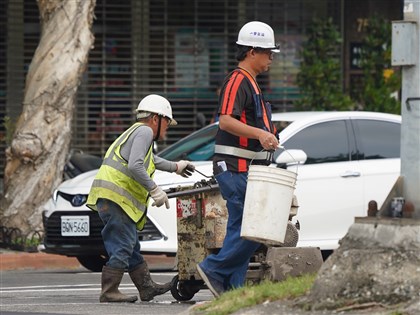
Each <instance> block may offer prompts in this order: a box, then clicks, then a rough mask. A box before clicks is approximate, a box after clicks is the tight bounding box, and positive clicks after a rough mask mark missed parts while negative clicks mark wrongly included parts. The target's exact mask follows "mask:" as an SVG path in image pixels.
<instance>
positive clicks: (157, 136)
mask: <svg viewBox="0 0 420 315" xmlns="http://www.w3.org/2000/svg"><path fill="white" fill-rule="evenodd" d="M158 117H159V125H158V130H157V133H156V137H155V138H154V139H153V141H158V140H159V138H160V125H161V124H162V116H160V115H158Z"/></svg>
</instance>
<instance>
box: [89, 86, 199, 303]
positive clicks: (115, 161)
mask: <svg viewBox="0 0 420 315" xmlns="http://www.w3.org/2000/svg"><path fill="white" fill-rule="evenodd" d="M136 118H137V122H136V123H134V124H133V125H132V126H131V127H130V128H129V129H127V130H126V131H125V132H124V133H123V134H121V135H120V136H119V137H118V138H117V139H116V140H115V141H114V143H113V144H112V145H111V146H110V147H109V149H108V151H107V152H106V154H105V158H104V161H103V163H102V166H101V167H100V169H99V172H98V174H97V175H96V177H95V180H94V181H93V184H92V188H91V190H90V193H89V198H88V201H87V206H88V207H89V208H91V209H92V210H96V211H98V213H99V216H100V218H101V219H102V221H103V222H104V224H105V226H104V228H103V230H102V238H103V241H104V245H105V249H106V251H107V253H108V256H109V261H108V262H107V264H106V266H104V267H103V268H102V280H101V282H102V283H101V285H102V291H101V295H100V298H99V300H100V302H135V301H136V300H137V296H127V295H125V294H123V293H121V292H120V291H119V290H118V287H119V285H120V282H121V279H122V277H123V274H124V271H125V270H128V273H129V275H130V278H131V280H132V281H133V283H134V284H135V285H136V287H137V289H138V291H139V293H140V299H141V300H142V301H150V300H152V299H153V298H154V297H155V296H156V295H160V294H163V293H165V292H167V291H168V290H169V289H170V283H166V284H163V285H162V284H157V283H155V282H153V280H152V279H151V277H150V272H149V269H148V267H147V264H146V261H145V260H144V258H143V256H142V255H141V253H140V243H139V238H138V232H137V231H138V230H142V229H143V227H144V224H145V223H146V220H147V217H146V212H147V211H146V210H147V205H148V202H149V196H150V197H152V199H153V201H154V202H153V204H152V206H157V207H160V206H162V205H165V206H166V208H167V209H169V200H168V196H167V195H166V193H165V192H164V191H163V190H162V188H160V187H159V186H158V185H156V183H155V182H154V181H153V174H154V172H155V169H159V170H163V171H167V172H176V173H177V174H179V175H182V176H184V177H188V176H190V175H191V171H190V170H191V169H194V166H193V165H192V164H190V163H189V162H188V161H179V162H171V161H167V160H165V159H163V158H159V157H158V156H155V155H154V154H153V142H154V141H157V140H159V139H163V138H164V137H165V135H166V130H167V128H168V126H169V125H176V124H177V123H176V121H175V120H174V119H173V118H172V108H171V105H170V103H169V101H168V100H167V99H165V98H164V97H162V96H159V95H155V94H151V95H148V96H146V97H145V98H143V99H142V100H141V102H140V103H139V105H138V107H137V110H136ZM188 166H189V167H188ZM187 167H188V169H187Z"/></svg>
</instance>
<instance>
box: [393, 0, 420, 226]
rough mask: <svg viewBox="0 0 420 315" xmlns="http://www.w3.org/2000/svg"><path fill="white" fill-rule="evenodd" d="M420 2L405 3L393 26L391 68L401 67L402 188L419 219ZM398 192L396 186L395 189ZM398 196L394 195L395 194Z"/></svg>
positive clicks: (416, 0) (414, 216)
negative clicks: (399, 19) (398, 18)
mask: <svg viewBox="0 0 420 315" xmlns="http://www.w3.org/2000/svg"><path fill="white" fill-rule="evenodd" d="M419 26H420V1H419V0H405V1H404V20H403V21H394V22H392V65H393V66H401V67H402V93H401V115H402V126H401V185H400V186H401V187H400V189H399V191H400V193H402V197H404V199H405V202H406V203H407V202H410V203H412V205H414V212H413V214H412V218H415V219H420V54H419V52H420V46H419V45H420V39H419V37H420V28H419ZM394 188H395V186H394ZM394 196H395V194H394Z"/></svg>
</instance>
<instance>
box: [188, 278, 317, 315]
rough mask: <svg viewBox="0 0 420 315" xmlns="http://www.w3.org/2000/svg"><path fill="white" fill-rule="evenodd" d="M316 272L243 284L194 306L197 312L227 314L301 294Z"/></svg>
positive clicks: (311, 281)
mask: <svg viewBox="0 0 420 315" xmlns="http://www.w3.org/2000/svg"><path fill="white" fill-rule="evenodd" d="M315 277H316V274H306V275H303V276H301V277H295V278H288V279H286V280H285V281H282V282H271V281H263V282H262V283H260V284H258V285H254V286H245V287H242V288H239V289H236V290H232V291H229V292H226V293H224V294H222V295H221V296H220V297H219V298H217V299H215V300H213V301H211V302H210V303H206V304H204V305H200V306H198V307H197V308H195V311H197V313H198V314H207V315H228V314H232V313H234V312H236V311H237V310H239V309H242V308H245V307H250V306H253V305H257V304H262V303H264V302H266V301H269V302H271V301H276V300H281V299H290V298H295V297H298V296H302V295H304V294H305V293H307V292H308V291H309V289H310V288H311V287H312V284H313V283H314V281H315Z"/></svg>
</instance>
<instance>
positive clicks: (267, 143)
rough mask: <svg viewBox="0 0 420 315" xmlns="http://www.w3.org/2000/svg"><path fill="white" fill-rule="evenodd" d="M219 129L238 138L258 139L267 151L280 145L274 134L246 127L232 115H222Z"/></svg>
mask: <svg viewBox="0 0 420 315" xmlns="http://www.w3.org/2000/svg"><path fill="white" fill-rule="evenodd" d="M219 128H220V129H222V130H224V131H226V132H229V133H231V134H233V135H235V136H238V137H245V138H249V139H257V140H258V141H260V143H261V146H262V147H263V148H264V149H265V150H273V149H276V148H277V145H278V144H279V141H278V139H277V138H276V136H275V135H273V134H272V133H270V132H268V131H265V130H263V129H260V128H256V127H252V126H249V125H246V124H244V123H242V122H240V121H239V120H237V119H235V118H234V117H232V116H230V115H220V118H219Z"/></svg>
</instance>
